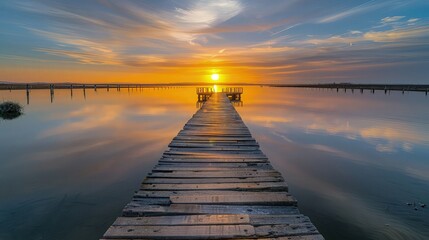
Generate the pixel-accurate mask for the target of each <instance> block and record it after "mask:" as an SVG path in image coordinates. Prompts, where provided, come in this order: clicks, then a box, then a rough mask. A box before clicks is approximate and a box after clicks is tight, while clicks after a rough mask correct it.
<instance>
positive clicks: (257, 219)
mask: <svg viewBox="0 0 429 240" xmlns="http://www.w3.org/2000/svg"><path fill="white" fill-rule="evenodd" d="M309 222H310V219H309V218H308V217H306V216H304V215H302V214H298V215H250V224H251V225H252V226H261V225H281V224H296V223H309Z"/></svg>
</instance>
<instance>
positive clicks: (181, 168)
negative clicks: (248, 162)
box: [152, 165, 273, 172]
mask: <svg viewBox="0 0 429 240" xmlns="http://www.w3.org/2000/svg"><path fill="white" fill-rule="evenodd" d="M225 169H228V170H230V171H231V170H233V171H248V172H250V171H258V170H270V169H273V167H272V166H271V165H270V166H256V167H235V168H234V167H229V168H225V167H196V166H195V167H192V166H191V167H186V166H169V165H168V166H164V165H158V166H155V167H154V168H153V169H152V172H172V171H200V172H202V171H204V172H212V171H214V172H215V171H225Z"/></svg>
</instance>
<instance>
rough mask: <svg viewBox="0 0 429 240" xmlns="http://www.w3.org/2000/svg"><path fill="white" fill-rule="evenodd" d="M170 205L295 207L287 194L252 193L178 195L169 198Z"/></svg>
mask: <svg viewBox="0 0 429 240" xmlns="http://www.w3.org/2000/svg"><path fill="white" fill-rule="evenodd" d="M170 201H171V203H182V204H231V205H237V204H238V205H246V204H251V205H296V204H297V201H296V199H295V198H294V197H292V196H291V195H290V194H287V193H270V192H268V193H267V192H261V193H252V194H245V195H244V194H240V193H239V192H237V194H235V195H231V194H229V195H218V194H216V195H207V194H206V195H200V194H199V195H178V196H171V197H170Z"/></svg>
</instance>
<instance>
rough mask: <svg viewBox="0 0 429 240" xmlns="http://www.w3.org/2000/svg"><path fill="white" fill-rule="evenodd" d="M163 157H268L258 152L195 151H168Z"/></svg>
mask: <svg viewBox="0 0 429 240" xmlns="http://www.w3.org/2000/svg"><path fill="white" fill-rule="evenodd" d="M163 156H165V157H174V158H179V157H183V158H193V157H196V158H248V159H251V158H265V157H266V156H265V155H264V154H263V153H262V152H260V151H258V152H255V153H254V154H251V153H246V154H243V153H242V152H241V153H240V152H237V153H234V152H219V151H217V152H216V153H207V152H203V151H201V152H200V151H193V152H185V151H180V152H177V151H175V152H170V151H166V152H164V154H163Z"/></svg>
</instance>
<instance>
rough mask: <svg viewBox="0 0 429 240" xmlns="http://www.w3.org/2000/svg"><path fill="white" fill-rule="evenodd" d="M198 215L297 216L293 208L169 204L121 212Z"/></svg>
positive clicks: (135, 206) (133, 205) (127, 208)
mask: <svg viewBox="0 0 429 240" xmlns="http://www.w3.org/2000/svg"><path fill="white" fill-rule="evenodd" d="M183 214H189V215H200V214H257V215H261V214H270V215H288V214H290V215H297V214H299V210H298V208H297V207H295V206H251V205H204V204H171V205H170V206H159V205H138V204H137V203H129V204H128V205H127V206H125V208H124V210H123V215H124V216H135V217H136V216H159V215H164V216H165V215H183Z"/></svg>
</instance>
